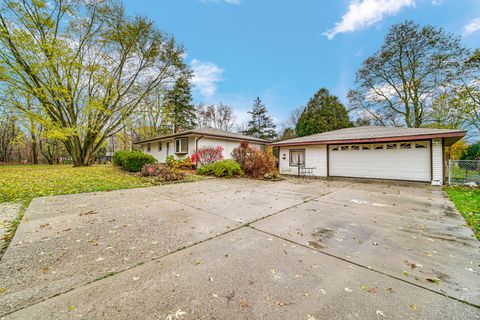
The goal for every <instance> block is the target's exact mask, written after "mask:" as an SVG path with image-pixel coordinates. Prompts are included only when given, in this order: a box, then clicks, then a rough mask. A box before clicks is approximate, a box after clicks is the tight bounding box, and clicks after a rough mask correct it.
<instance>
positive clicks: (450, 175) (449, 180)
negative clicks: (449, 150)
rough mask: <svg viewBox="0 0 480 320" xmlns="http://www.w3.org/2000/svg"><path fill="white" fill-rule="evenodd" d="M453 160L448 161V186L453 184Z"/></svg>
mask: <svg viewBox="0 0 480 320" xmlns="http://www.w3.org/2000/svg"><path fill="white" fill-rule="evenodd" d="M452 164H453V163H452V160H448V185H449V186H450V185H451V184H452Z"/></svg>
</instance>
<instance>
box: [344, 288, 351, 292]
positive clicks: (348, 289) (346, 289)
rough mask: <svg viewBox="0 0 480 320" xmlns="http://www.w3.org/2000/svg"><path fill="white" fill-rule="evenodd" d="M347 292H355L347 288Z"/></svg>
mask: <svg viewBox="0 0 480 320" xmlns="http://www.w3.org/2000/svg"><path fill="white" fill-rule="evenodd" d="M345 291H347V292H353V290H352V289H350V288H345Z"/></svg>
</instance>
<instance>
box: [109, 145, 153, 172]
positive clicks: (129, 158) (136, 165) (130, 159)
mask: <svg viewBox="0 0 480 320" xmlns="http://www.w3.org/2000/svg"><path fill="white" fill-rule="evenodd" d="M112 162H113V164H114V165H116V166H119V167H122V168H123V169H124V170H127V171H130V172H139V171H140V170H142V167H143V166H144V165H146V164H154V163H156V162H157V160H156V159H155V158H154V157H153V156H152V155H149V154H146V153H143V152H142V151H137V150H131V151H125V150H123V151H117V152H115V153H114V154H113V157H112Z"/></svg>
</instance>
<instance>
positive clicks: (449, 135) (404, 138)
mask: <svg viewBox="0 0 480 320" xmlns="http://www.w3.org/2000/svg"><path fill="white" fill-rule="evenodd" d="M465 133H466V131H455V132H445V133H432V134H421V135H412V136H395V137H381V138H364V139H336V140H323V141H299V142H288V141H285V142H284V143H282V142H276V143H273V146H274V147H290V146H305V145H318V144H346V143H371V142H394V141H395V142H398V141H413V140H428V139H435V138H458V139H457V140H460V139H461V138H462V137H464V136H465Z"/></svg>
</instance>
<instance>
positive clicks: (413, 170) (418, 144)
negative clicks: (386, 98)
mask: <svg viewBox="0 0 480 320" xmlns="http://www.w3.org/2000/svg"><path fill="white" fill-rule="evenodd" d="M329 148H330V149H329V173H330V176H339V177H359V178H378V179H398V180H413V181H430V179H431V178H430V142H429V141H414V142H398V143H378V144H349V145H332V146H329Z"/></svg>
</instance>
